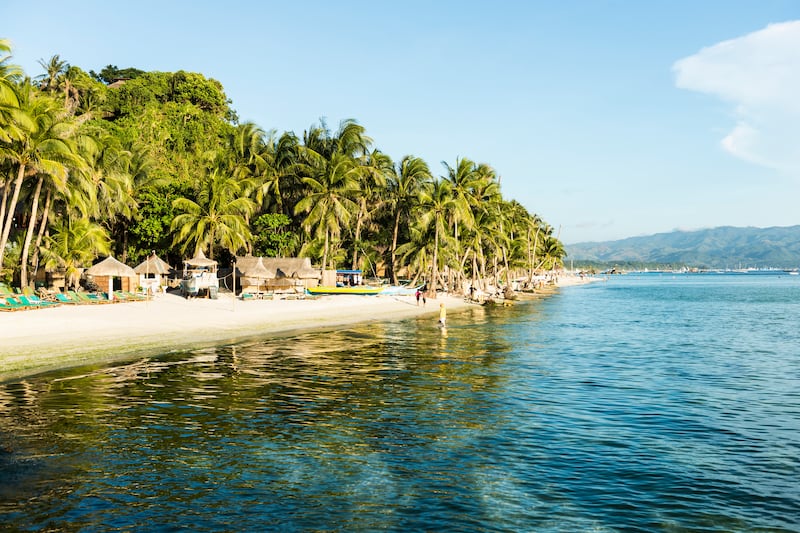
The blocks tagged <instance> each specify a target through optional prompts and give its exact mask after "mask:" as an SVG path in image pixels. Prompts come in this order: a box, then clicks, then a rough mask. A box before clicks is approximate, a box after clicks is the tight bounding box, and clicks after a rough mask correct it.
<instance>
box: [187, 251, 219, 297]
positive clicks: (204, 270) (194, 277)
mask: <svg viewBox="0 0 800 533" xmlns="http://www.w3.org/2000/svg"><path fill="white" fill-rule="evenodd" d="M218 291H219V280H218V279H217V262H216V261H214V260H213V259H209V258H207V257H206V255H205V254H204V253H203V251H202V250H199V251H198V252H197V254H196V255H195V256H194V257H192V258H191V259H185V260H184V261H183V279H182V280H181V294H183V295H184V296H186V297H192V296H197V295H199V294H200V293H201V292H205V293H206V294H207V295H208V297H209V298H212V299H216V298H217V292H218Z"/></svg>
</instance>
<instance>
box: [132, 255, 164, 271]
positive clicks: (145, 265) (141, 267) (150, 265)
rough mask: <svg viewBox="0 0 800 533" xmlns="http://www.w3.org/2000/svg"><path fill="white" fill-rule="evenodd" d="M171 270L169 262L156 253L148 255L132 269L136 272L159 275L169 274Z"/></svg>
mask: <svg viewBox="0 0 800 533" xmlns="http://www.w3.org/2000/svg"><path fill="white" fill-rule="evenodd" d="M171 270H172V267H171V266H170V265H169V263H167V262H166V261H164V260H163V259H161V258H160V257H158V256H157V255H156V254H153V255H151V256H149V257H148V258H147V259H145V260H144V261H142V262H141V263H139V264H138V265H136V267H134V269H133V271H134V272H136V273H137V274H159V275H164V274H169V272H170V271H171Z"/></svg>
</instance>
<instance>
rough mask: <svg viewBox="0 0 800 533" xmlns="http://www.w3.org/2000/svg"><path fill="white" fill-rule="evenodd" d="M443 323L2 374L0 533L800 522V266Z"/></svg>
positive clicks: (695, 277)
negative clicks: (796, 271) (11, 376)
mask: <svg viewBox="0 0 800 533" xmlns="http://www.w3.org/2000/svg"><path fill="white" fill-rule="evenodd" d="M430 303H431V302H429V305H430ZM447 324H448V327H447V328H446V329H440V328H439V327H437V325H436V317H424V318H418V319H412V320H403V321H393V322H375V323H367V324H361V325H354V326H351V327H347V328H343V329H340V330H337V331H324V332H313V333H305V334H302V335H298V336H295V337H291V338H279V339H275V338H264V339H261V340H253V339H249V340H248V342H246V343H242V344H226V345H222V346H218V347H215V348H209V349H202V350H192V351H175V350H171V349H170V347H168V346H165V347H164V353H163V354H162V355H160V356H158V357H152V358H137V359H133V360H129V361H124V362H119V361H117V362H114V363H108V364H103V365H92V366H84V367H77V368H71V369H67V370H61V371H56V372H50V373H46V374H40V375H35V376H31V377H28V378H25V379H18V380H15V381H6V382H3V383H0V530H2V531H49V532H53V531H69V532H73V531H76V532H90V531H91V532H94V531H287V532H294V531H298V532H300V531H312V532H334V531H342V532H362V531H364V532H366V531H369V532H373V531H392V532H401V531H402V532H407V531H459V532H461V531H464V532H472V531H475V532H519V531H559V532H560V531H564V532H575V531H598V532H603V531H609V532H610V531H665V532H683V531H698V532H700V531H702V532H707V531H720V532H730V531H747V532H751V531H757V532H758V531H763V532H767V531H769V532H789V531H794V532H797V531H800V327H799V325H800V276H792V275H787V274H785V273H781V272H769V273H747V274H734V273H723V274H715V273H704V274H691V273H686V274H672V273H645V274H635V273H629V274H625V275H614V276H609V277H607V278H605V279H604V280H603V281H599V282H595V283H591V284H588V285H583V286H578V287H567V288H562V289H559V290H558V291H556V292H554V293H553V294H550V295H546V296H542V297H538V298H534V299H529V300H525V301H518V302H517V303H515V305H513V306H509V307H480V306H477V305H475V306H471V307H469V308H468V309H467V310H466V311H465V312H461V313H455V312H451V313H450V315H449V316H448V321H447Z"/></svg>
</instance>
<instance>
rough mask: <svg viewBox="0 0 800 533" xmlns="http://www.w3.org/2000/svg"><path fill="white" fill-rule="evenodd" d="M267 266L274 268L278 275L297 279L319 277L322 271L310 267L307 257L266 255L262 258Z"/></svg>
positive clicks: (309, 260)
mask: <svg viewBox="0 0 800 533" xmlns="http://www.w3.org/2000/svg"><path fill="white" fill-rule="evenodd" d="M264 265H265V266H266V267H267V268H271V269H273V270H275V272H276V273H277V274H278V277H284V278H298V279H319V278H320V277H322V273H321V272H320V271H319V270H317V269H315V268H312V267H311V259H309V258H308V257H267V258H266V259H264Z"/></svg>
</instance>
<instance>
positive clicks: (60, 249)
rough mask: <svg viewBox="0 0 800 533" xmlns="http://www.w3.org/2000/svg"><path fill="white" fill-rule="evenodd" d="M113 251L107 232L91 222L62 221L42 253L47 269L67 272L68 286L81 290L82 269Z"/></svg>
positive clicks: (83, 220)
mask: <svg viewBox="0 0 800 533" xmlns="http://www.w3.org/2000/svg"><path fill="white" fill-rule="evenodd" d="M110 250H111V245H110V241H109V239H108V234H107V233H106V230H105V229H103V228H102V227H101V226H100V225H99V224H96V223H94V222H91V221H90V220H89V219H87V218H83V217H81V218H76V219H72V218H70V217H64V218H61V219H59V220H58V221H57V222H56V223H55V225H54V227H53V228H52V232H51V234H50V235H49V236H47V237H45V245H44V247H43V248H42V250H41V254H42V258H43V260H44V264H45V267H46V268H48V269H50V270H57V269H63V270H64V272H65V275H66V278H67V285H68V286H70V287H77V285H78V279H79V278H80V273H81V268H83V267H85V266H87V265H91V263H92V261H93V260H94V259H95V258H97V257H98V256H99V255H101V254H102V255H105V254H108V253H109V252H110Z"/></svg>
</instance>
